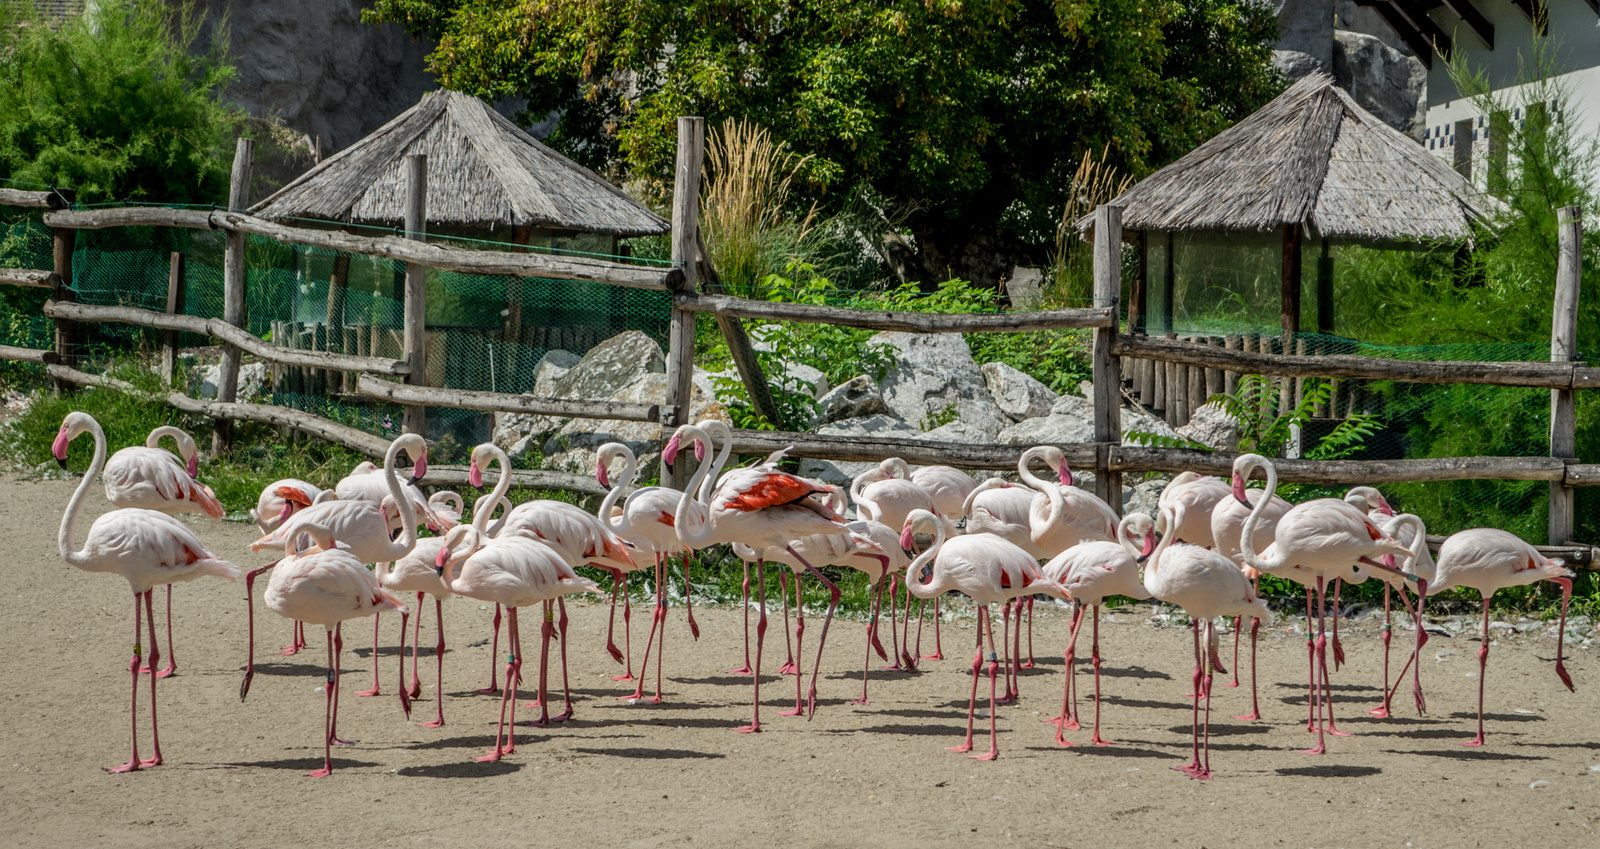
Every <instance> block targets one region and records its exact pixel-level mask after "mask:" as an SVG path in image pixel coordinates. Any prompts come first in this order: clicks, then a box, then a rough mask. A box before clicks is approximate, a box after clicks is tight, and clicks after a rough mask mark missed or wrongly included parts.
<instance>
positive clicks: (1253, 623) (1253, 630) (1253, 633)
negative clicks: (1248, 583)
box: [1234, 616, 1261, 722]
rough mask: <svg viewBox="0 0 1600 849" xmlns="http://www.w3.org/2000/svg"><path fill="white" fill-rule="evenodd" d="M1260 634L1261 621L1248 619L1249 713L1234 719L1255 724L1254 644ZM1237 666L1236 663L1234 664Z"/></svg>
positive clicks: (1257, 712) (1258, 713)
mask: <svg viewBox="0 0 1600 849" xmlns="http://www.w3.org/2000/svg"><path fill="white" fill-rule="evenodd" d="M1260 633H1261V620H1260V619H1257V618H1256V617H1254V616H1252V617H1250V712H1249V713H1247V714H1244V715H1242V716H1236V717H1234V719H1238V720H1243V721H1245V722H1255V721H1257V720H1259V719H1261V698H1260V692H1261V691H1260V689H1259V688H1258V687H1257V686H1256V644H1257V641H1258V638H1259V636H1260ZM1234 665H1235V667H1237V666H1238V664H1237V663H1235V664H1234Z"/></svg>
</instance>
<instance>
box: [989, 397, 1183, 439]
mask: <svg viewBox="0 0 1600 849" xmlns="http://www.w3.org/2000/svg"><path fill="white" fill-rule="evenodd" d="M1130 430H1132V431H1141V432H1144V433H1153V434H1156V435H1159V436H1167V437H1176V436H1177V434H1176V433H1175V432H1174V431H1173V430H1172V428H1171V427H1169V426H1167V423H1166V422H1164V421H1162V420H1160V419H1158V418H1156V417H1154V416H1152V415H1149V414H1148V413H1145V412H1142V411H1139V410H1130V409H1127V408H1123V410H1122V433H1123V439H1122V442H1123V444H1125V445H1132V444H1135V443H1132V442H1130V441H1129V440H1128V438H1127V433H1128V431H1130ZM998 441H1000V442H1003V443H1006V444H1009V445H1065V444H1068V443H1073V442H1093V441H1094V403H1093V402H1091V401H1090V400H1089V399H1087V398H1084V397H1082V396H1078V395H1063V396H1061V397H1060V398H1059V399H1057V400H1056V402H1055V404H1054V405H1052V406H1051V408H1050V415H1048V416H1039V417H1037V418H1032V419H1024V420H1023V421H1020V422H1017V423H1016V424H1014V425H1012V426H1011V427H1008V428H1006V429H1005V430H1002V431H1001V432H1000V435H999V439H998Z"/></svg>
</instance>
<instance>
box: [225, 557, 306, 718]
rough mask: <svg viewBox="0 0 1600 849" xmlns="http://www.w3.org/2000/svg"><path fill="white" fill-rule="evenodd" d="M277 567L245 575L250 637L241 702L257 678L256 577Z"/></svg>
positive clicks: (242, 682)
mask: <svg viewBox="0 0 1600 849" xmlns="http://www.w3.org/2000/svg"><path fill="white" fill-rule="evenodd" d="M276 565H278V564H277V561H273V562H272V563H268V564H267V565H265V566H262V567H261V568H259V569H251V570H250V571H248V572H246V573H244V603H245V621H246V623H247V624H246V627H247V628H248V631H249V635H250V636H249V641H248V643H247V644H246V649H245V651H246V653H247V659H246V662H245V667H244V680H243V681H240V682H239V701H241V702H242V701H244V698H245V696H248V695H250V682H251V681H252V680H254V678H255V677H256V594H255V585H256V576H257V575H260V574H261V573H262V572H265V571H267V570H268V569H271V568H272V567H274V566H276ZM295 624H296V625H298V624H300V623H299V620H295ZM290 639H291V641H292V640H293V638H292V637H291V638H290Z"/></svg>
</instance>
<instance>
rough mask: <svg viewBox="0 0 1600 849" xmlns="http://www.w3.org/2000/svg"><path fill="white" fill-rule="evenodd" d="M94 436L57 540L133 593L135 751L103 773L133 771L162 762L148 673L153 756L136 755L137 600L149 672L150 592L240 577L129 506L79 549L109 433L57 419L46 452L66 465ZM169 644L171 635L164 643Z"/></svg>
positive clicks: (75, 562) (190, 538)
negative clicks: (82, 439)
mask: <svg viewBox="0 0 1600 849" xmlns="http://www.w3.org/2000/svg"><path fill="white" fill-rule="evenodd" d="M85 432H88V433H90V434H93V436H94V459H93V460H92V461H90V463H89V470H88V471H87V472H85V473H84V476H83V480H81V481H80V482H79V483H78V488H77V489H76V490H74V491H73V493H72V499H71V500H70V501H68V502H67V509H66V512H65V513H63V514H62V516H61V531H60V534H59V535H58V537H57V543H58V545H59V547H60V550H61V559H63V560H65V561H66V562H67V563H68V564H69V565H72V566H76V567H77V568H79V569H82V570H83V571H85V572H111V573H114V574H117V575H121V576H122V577H123V578H124V579H125V580H126V581H127V582H128V587H129V589H131V590H132V591H133V659H132V660H131V661H129V663H128V672H129V674H130V676H131V677H132V696H131V698H130V710H129V716H130V724H131V726H132V729H133V754H132V755H131V756H130V757H129V758H128V762H127V763H125V764H122V765H121V766H114V767H108V768H107V771H109V772H114V773H120V772H133V771H135V770H139V769H143V768H145V767H151V766H156V765H158V764H160V763H161V761H162V757H161V735H160V733H159V730H158V728H157V723H156V678H157V677H158V676H156V675H155V674H152V675H151V676H150V744H151V748H152V750H153V754H152V756H151V757H150V758H149V759H140V757H139V672H140V660H141V658H140V656H139V655H140V647H139V641H140V639H141V637H142V634H141V633H140V626H141V624H142V623H141V622H140V611H139V601H140V599H141V598H142V599H143V600H144V614H145V615H146V616H148V617H149V620H150V625H149V636H150V666H149V668H150V669H151V670H152V671H153V670H154V669H155V666H156V664H157V663H159V662H160V649H159V648H158V647H157V645H156V629H155V611H154V601H153V600H152V596H153V593H154V590H153V588H154V587H157V586H160V585H162V584H168V585H170V584H174V583H179V582H183V581H193V580H196V579H198V578H203V577H205V576H207V575H214V576H216V577H219V578H227V579H228V580H230V581H233V580H237V579H238V577H239V568H238V567H237V566H234V565H233V564H232V563H229V562H227V561H225V560H222V559H219V558H218V557H217V556H216V555H215V554H212V553H211V552H210V550H208V549H207V548H206V546H205V544H204V543H202V542H201V541H200V538H199V537H197V536H195V534H194V531H191V530H189V528H188V527H187V526H186V525H184V524H183V523H182V522H180V521H178V520H177V519H174V518H172V517H171V516H169V515H167V514H166V513H162V512H159V511H156V510H146V509H143V508H138V507H128V508H122V509H118V510H113V511H111V512H109V513H106V514H105V515H103V516H101V517H100V518H98V519H96V520H95V521H94V524H93V525H90V526H89V533H88V535H87V537H85V539H84V543H83V547H82V548H77V547H75V544H74V543H73V539H74V538H75V537H76V536H77V533H76V531H77V523H78V514H79V513H80V512H81V511H82V510H83V501H84V498H85V497H86V496H87V495H88V494H89V488H90V487H91V486H93V485H94V479H95V476H96V475H99V474H100V473H101V471H102V470H103V469H104V468H105V465H106V434H105V431H103V430H101V429H100V424H99V422H96V421H95V420H94V418H93V417H92V416H90V415H89V414H88V413H83V412H72V413H68V414H67V417H66V419H65V420H63V421H62V422H61V430H60V431H59V432H57V434H56V438H55V442H54V443H53V444H52V445H51V446H50V450H51V453H52V454H53V455H55V458H56V461H57V462H59V463H60V464H61V466H62V468H66V465H67V446H68V444H69V443H71V442H72V440H73V439H75V438H77V437H78V436H79V435H80V434H83V433H85ZM169 641H170V638H169Z"/></svg>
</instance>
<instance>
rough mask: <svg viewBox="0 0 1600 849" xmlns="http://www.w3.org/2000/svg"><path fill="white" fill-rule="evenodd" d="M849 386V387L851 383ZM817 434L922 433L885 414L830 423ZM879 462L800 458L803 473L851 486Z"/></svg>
mask: <svg viewBox="0 0 1600 849" xmlns="http://www.w3.org/2000/svg"><path fill="white" fill-rule="evenodd" d="M851 383H854V381H851ZM845 385H846V386H848V385H849V384H845ZM817 433H819V434H821V435H823V436H872V437H876V438H888V437H895V438H900V439H907V438H916V437H919V436H922V434H921V433H920V432H919V431H918V430H917V429H916V428H914V427H912V426H911V425H908V424H906V423H905V422H904V421H902V420H901V419H899V418H896V417H895V416H893V415H885V414H880V415H873V416H861V417H857V418H850V419H843V420H840V421H836V422H830V423H828V424H825V425H823V426H821V427H819V428H817ZM876 465H877V464H876V463H847V462H843V461H840V462H833V461H831V460H818V459H814V458H811V457H807V458H805V459H802V460H801V461H800V474H801V475H803V476H805V477H808V478H817V479H818V480H822V481H826V482H828V483H836V484H840V485H842V486H849V485H850V481H852V480H854V479H855V476H856V475H859V474H861V473H862V472H864V471H866V470H868V469H870V468H872V467H873V466H876Z"/></svg>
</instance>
